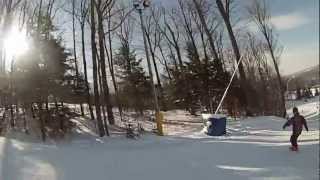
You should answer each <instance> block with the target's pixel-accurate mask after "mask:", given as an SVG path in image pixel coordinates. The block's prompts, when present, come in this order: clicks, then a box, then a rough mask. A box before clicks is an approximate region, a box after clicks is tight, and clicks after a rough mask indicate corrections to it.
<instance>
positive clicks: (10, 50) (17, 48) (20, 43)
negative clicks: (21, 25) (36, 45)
mask: <svg viewBox="0 0 320 180" xmlns="http://www.w3.org/2000/svg"><path fill="white" fill-rule="evenodd" d="M4 47H5V51H6V56H7V58H9V59H11V58H13V57H17V56H20V55H22V54H23V53H25V52H26V51H27V50H28V48H29V45H28V41H27V37H26V35H25V30H22V31H19V30H18V29H17V28H13V29H12V30H11V31H10V32H9V34H8V36H7V37H6V38H5V40H4Z"/></svg>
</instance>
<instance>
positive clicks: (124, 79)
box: [115, 43, 152, 114]
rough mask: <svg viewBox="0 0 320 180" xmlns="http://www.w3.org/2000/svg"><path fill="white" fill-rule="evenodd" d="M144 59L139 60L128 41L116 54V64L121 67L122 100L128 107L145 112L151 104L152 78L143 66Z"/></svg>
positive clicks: (119, 72) (119, 73)
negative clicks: (146, 73) (147, 74)
mask: <svg viewBox="0 0 320 180" xmlns="http://www.w3.org/2000/svg"><path fill="white" fill-rule="evenodd" d="M141 61H142V59H139V60H137V59H136V54H135V52H134V51H130V48H129V45H128V44H127V43H122V46H121V47H120V49H119V51H118V53H117V54H116V56H115V64H116V65H118V66H119V67H120V71H118V76H119V77H120V79H121V82H120V83H119V84H120V85H119V89H120V94H121V96H120V97H121V98H122V102H123V103H124V105H125V106H126V107H128V108H134V109H135V110H136V111H138V112H140V113H141V114H142V113H143V110H144V109H146V108H147V107H148V105H149V104H150V98H151V95H152V89H151V84H150V79H149V77H148V76H146V75H145V71H144V69H143V68H142V66H141Z"/></svg>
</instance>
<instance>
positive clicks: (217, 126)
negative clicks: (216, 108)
mask: <svg viewBox="0 0 320 180" xmlns="http://www.w3.org/2000/svg"><path fill="white" fill-rule="evenodd" d="M208 121H209V122H210V123H209V124H210V125H209V126H208V131H207V134H208V135H209V136H222V135H224V134H226V126H227V118H226V117H225V116H221V115H219V116H217V115H214V116H211V117H209V118H208Z"/></svg>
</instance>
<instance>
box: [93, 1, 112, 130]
mask: <svg viewBox="0 0 320 180" xmlns="http://www.w3.org/2000/svg"><path fill="white" fill-rule="evenodd" d="M99 8H100V6H99V7H97V8H96V9H97V12H98V35H99V50H100V53H99V54H100V63H101V74H102V84H103V90H104V91H103V93H104V99H105V103H106V106H107V113H108V121H109V123H110V124H115V121H114V116H113V112H112V104H111V102H110V92H109V87H108V82H107V73H106V62H105V54H104V50H105V49H104V28H103V19H102V12H101V11H100V9H99Z"/></svg>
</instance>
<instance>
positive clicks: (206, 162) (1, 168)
mask: <svg viewBox="0 0 320 180" xmlns="http://www.w3.org/2000/svg"><path fill="white" fill-rule="evenodd" d="M296 105H298V107H299V109H300V111H301V113H302V114H303V115H305V116H306V118H307V121H308V123H309V127H310V131H309V132H303V134H302V135H301V136H300V139H299V140H300V143H299V144H300V149H301V150H300V151H299V152H290V151H289V150H288V147H289V142H288V139H289V137H290V133H291V132H290V128H288V129H286V130H285V131H283V130H282V129H281V127H282V125H283V123H284V122H285V120H284V119H282V118H277V117H257V118H248V119H245V120H240V121H228V135H226V136H222V137H208V136H206V135H204V134H202V133H200V129H201V120H200V119H199V118H197V117H191V116H189V117H185V116H187V115H186V114H183V112H178V111H176V112H168V113H166V114H165V117H166V120H168V121H169V120H170V119H171V120H172V121H177V120H179V118H181V119H183V121H184V120H185V119H186V118H188V121H190V122H189V123H186V124H183V125H174V124H175V123H171V124H170V123H169V124H166V125H165V130H166V131H167V136H164V137H158V136H155V135H152V134H145V135H143V136H142V137H141V138H139V139H137V140H130V139H127V138H125V137H124V136H123V135H113V136H112V137H110V138H108V137H106V138H98V137H96V136H94V134H93V133H92V132H90V128H87V127H80V129H79V130H80V131H79V134H77V135H76V136H74V137H73V138H72V139H71V138H68V139H67V140H66V141H63V142H58V143H53V142H47V143H40V142H37V141H35V140H32V139H30V140H28V139H27V140H26V139H25V137H24V136H23V135H21V136H20V135H19V134H15V135H12V134H11V135H10V134H9V135H8V136H7V137H6V138H5V137H0V180H96V179H97V180H102V179H108V180H125V179H134V180H171V179H175V180H180V179H181V180H195V179H201V180H206V179H208V180H209V179H210V180H211V179H221V180H222V179H228V180H229V179H230V180H232V179H236V180H245V179H250V180H300V179H301V180H309V179H310V180H313V179H314V180H318V179H319V102H318V99H313V100H311V101H309V102H304V103H297V104H296ZM290 111H291V109H288V112H290ZM177 117H179V118H177ZM176 131H178V132H176ZM80 132H81V133H80ZM174 132H175V133H174ZM21 139H23V140H24V141H22V140H21Z"/></svg>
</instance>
